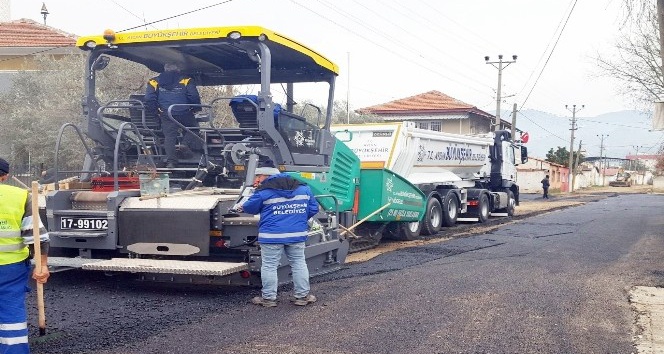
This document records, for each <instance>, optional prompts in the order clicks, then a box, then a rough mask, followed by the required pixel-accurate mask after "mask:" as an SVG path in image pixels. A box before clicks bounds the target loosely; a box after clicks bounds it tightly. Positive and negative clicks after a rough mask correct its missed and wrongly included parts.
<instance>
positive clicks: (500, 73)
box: [484, 54, 516, 131]
mask: <svg viewBox="0 0 664 354" xmlns="http://www.w3.org/2000/svg"><path fill="white" fill-rule="evenodd" d="M484 61H485V62H486V63H487V64H491V65H493V67H495V68H496V69H498V90H497V91H496V122H495V124H494V126H493V127H492V128H493V129H492V130H493V131H496V130H498V129H500V101H501V97H500V87H501V85H502V78H503V69H505V68H506V67H508V66H509V65H510V64H512V63H516V55H512V60H511V61H504V60H503V55H502V54H500V55H498V61H489V56H488V55H487V56H485V57H484ZM496 64H498V66H496Z"/></svg>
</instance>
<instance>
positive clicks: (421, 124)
mask: <svg viewBox="0 0 664 354" xmlns="http://www.w3.org/2000/svg"><path fill="white" fill-rule="evenodd" d="M417 127H418V128H420V129H429V122H419V123H417Z"/></svg>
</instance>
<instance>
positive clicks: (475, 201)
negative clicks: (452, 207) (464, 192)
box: [468, 200, 480, 206]
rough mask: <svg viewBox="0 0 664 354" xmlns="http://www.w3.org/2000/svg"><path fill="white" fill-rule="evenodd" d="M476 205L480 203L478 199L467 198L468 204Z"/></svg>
mask: <svg viewBox="0 0 664 354" xmlns="http://www.w3.org/2000/svg"><path fill="white" fill-rule="evenodd" d="M478 205H480V201H479V200H469V201H468V206H478Z"/></svg>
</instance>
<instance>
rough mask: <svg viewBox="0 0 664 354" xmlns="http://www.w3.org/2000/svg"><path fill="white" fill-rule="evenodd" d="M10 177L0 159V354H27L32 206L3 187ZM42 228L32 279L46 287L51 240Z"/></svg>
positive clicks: (20, 191) (27, 198) (22, 194)
mask: <svg viewBox="0 0 664 354" xmlns="http://www.w3.org/2000/svg"><path fill="white" fill-rule="evenodd" d="M8 177H9V163H8V162H7V161H6V160H4V159H2V158H0V353H3V354H28V353H30V347H29V345H28V315H27V311H26V308H25V297H26V296H25V295H26V291H27V290H28V279H29V274H30V254H31V253H32V244H33V241H34V237H33V232H32V225H33V221H32V217H33V216H32V204H31V203H30V201H31V199H30V194H29V193H28V191H27V190H25V189H21V188H18V187H14V186H10V185H6V184H4V182H5V181H7V179H8ZM35 217H37V218H38V217H39V215H36V216H35ZM39 225H40V242H41V243H40V245H41V247H42V248H41V249H42V255H41V269H34V270H33V271H32V278H33V279H35V280H36V281H37V282H39V283H42V284H43V283H46V281H47V280H48V277H49V271H48V256H47V254H48V240H49V237H48V233H47V232H46V229H45V228H44V227H43V226H41V225H42V224H41V220H40V223H39Z"/></svg>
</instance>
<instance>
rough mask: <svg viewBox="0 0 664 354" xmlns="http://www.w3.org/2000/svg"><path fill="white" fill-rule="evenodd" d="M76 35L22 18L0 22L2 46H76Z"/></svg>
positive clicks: (0, 42) (0, 44)
mask: <svg viewBox="0 0 664 354" xmlns="http://www.w3.org/2000/svg"><path fill="white" fill-rule="evenodd" d="M74 45H76V35H73V34H71V33H67V32H64V31H61V30H58V29H55V28H53V27H49V26H46V25H42V24H40V23H38V22H35V21H33V20H29V19H25V18H22V19H20V20H15V21H10V22H0V47H49V46H74Z"/></svg>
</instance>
